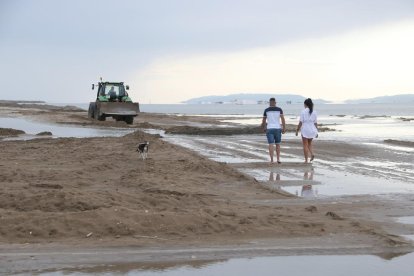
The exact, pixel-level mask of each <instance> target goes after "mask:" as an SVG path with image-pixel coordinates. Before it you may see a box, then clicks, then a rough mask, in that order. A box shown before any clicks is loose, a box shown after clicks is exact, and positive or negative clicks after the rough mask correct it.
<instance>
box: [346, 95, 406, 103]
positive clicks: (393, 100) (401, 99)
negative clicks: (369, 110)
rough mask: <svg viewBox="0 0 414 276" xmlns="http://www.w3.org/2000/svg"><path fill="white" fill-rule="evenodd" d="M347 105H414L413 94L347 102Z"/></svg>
mask: <svg viewBox="0 0 414 276" xmlns="http://www.w3.org/2000/svg"><path fill="white" fill-rule="evenodd" d="M345 102H346V103H348V104H358V103H409V102H412V103H414V94H400V95H395V96H382V97H375V98H367V99H357V100H347V101H345Z"/></svg>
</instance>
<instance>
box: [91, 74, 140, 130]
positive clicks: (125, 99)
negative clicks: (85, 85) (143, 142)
mask: <svg viewBox="0 0 414 276" xmlns="http://www.w3.org/2000/svg"><path fill="white" fill-rule="evenodd" d="M95 86H96V85H95V84H92V90H94V89H95ZM97 86H98V87H97V88H98V93H97V95H96V101H95V102H91V103H89V110H88V117H89V118H94V119H96V120H99V121H105V119H106V117H112V118H114V119H115V120H117V121H125V122H126V123H127V124H132V123H133V122H134V117H135V116H137V115H138V113H139V103H134V102H132V100H131V98H130V97H129V96H128V93H127V91H126V90H129V86H128V85H126V86H124V83H123V82H102V81H101V82H99V83H98V85H97Z"/></svg>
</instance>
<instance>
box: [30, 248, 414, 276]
mask: <svg viewBox="0 0 414 276" xmlns="http://www.w3.org/2000/svg"><path fill="white" fill-rule="evenodd" d="M413 262H414V253H409V254H406V255H403V256H397V257H394V258H392V257H391V258H381V257H379V256H373V255H320V256H276V257H256V258H236V259H230V260H225V261H224V260H220V261H210V262H208V261H195V260H194V261H190V262H188V263H187V264H176V265H174V264H171V263H165V264H162V263H161V264H160V263H152V264H151V263H145V264H135V265H133V264H132V265H131V264H114V265H105V266H96V267H87V268H83V269H82V268H79V269H70V270H58V271H55V272H45V273H42V272H40V273H38V275H97V274H99V275H120V274H122V275H138V276H144V275H145V276H161V275H165V276H187V275H209V276H215V275H217V276H219V275H220V276H221V275H238V276H244V275H246V276H247V275H248V276H250V275H261V276H267V275H269V276H273V275H291V276H296V275H297V276H303V275H306V276H320V275H344V276H345V275H365V276H371V275H372V276H388V275H395V274H397V275H401V276H405V275H407V276H408V275H410V276H411V275H412V274H413V266H412V264H413Z"/></svg>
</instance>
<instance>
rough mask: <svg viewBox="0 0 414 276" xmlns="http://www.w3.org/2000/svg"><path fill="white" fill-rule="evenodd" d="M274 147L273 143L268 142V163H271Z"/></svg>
mask: <svg viewBox="0 0 414 276" xmlns="http://www.w3.org/2000/svg"><path fill="white" fill-rule="evenodd" d="M274 151H275V150H274V148H273V144H269V156H270V163H273V156H274Z"/></svg>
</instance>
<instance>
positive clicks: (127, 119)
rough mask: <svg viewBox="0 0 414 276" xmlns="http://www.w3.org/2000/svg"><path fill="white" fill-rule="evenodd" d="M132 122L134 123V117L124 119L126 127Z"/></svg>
mask: <svg viewBox="0 0 414 276" xmlns="http://www.w3.org/2000/svg"><path fill="white" fill-rule="evenodd" d="M133 122H134V117H132V116H128V117H125V123H127V124H128V125H132V123H133Z"/></svg>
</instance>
